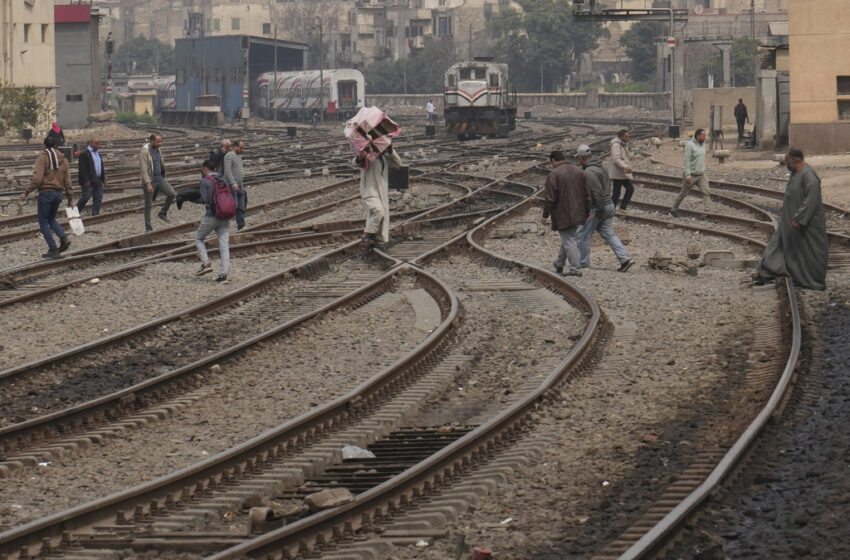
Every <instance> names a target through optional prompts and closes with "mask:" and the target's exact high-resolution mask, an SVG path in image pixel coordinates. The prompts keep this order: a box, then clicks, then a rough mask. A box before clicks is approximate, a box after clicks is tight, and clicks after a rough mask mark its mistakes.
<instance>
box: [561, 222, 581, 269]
mask: <svg viewBox="0 0 850 560" xmlns="http://www.w3.org/2000/svg"><path fill="white" fill-rule="evenodd" d="M558 235H560V236H561V249H560V250H559V251H558V258H557V259H555V266H556V267H558V268H560V267H562V266H564V265H565V264H566V263H567V262H569V263H570V270H572V271H573V272H580V271H581V270H580V269H581V253H580V252H579V249H578V226H570V227H568V228H564V229H559V230H558Z"/></svg>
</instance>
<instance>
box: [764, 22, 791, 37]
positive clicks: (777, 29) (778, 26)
mask: <svg viewBox="0 0 850 560" xmlns="http://www.w3.org/2000/svg"><path fill="white" fill-rule="evenodd" d="M767 32H768V35H772V36H774V37H779V36H782V35H788V22H787V21H771V22H770V23H768V24H767Z"/></svg>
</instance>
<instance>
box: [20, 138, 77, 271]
mask: <svg viewBox="0 0 850 560" xmlns="http://www.w3.org/2000/svg"><path fill="white" fill-rule="evenodd" d="M55 148H56V142H55V141H54V140H53V138H50V137H47V138H45V139H44V151H43V152H41V154H39V156H38V158H36V160H35V171H34V172H33V175H32V180H31V181H30V186H29V187H27V189H26V190H25V191H24V192H23V193H21V200H24V199H26V197H27V195H29V193H31V192H32V191H34V190H35V189H38V210H37V212H38V227H39V228H41V235H42V236H43V237H44V241H45V242H46V243H47V252H46V253H45V254H43V255H42V257H43V258H45V259H58V258H61V256H62V255H60V253H62V252H64V251H65V249H67V248H68V246H69V245H71V242H70V241H68V236H67V235H65V231H64V230H63V229H62V226H60V225H59V222H57V221H56V213H57V212H58V211H59V205H60V204H61V203H62V191H63V190H64V191H65V194H66V195H67V197H68V207H69V208H70V207H71V206H73V203H72V201H71V196H72V195H73V194H74V192H73V190H72V189H71V171H70V169H69V168H68V160H66V159H65V156H63V155H62V153H61V152H59V150H56V149H55ZM54 232H55V233H56V235H57V236H58V237H59V246H58V247H57V246H56V241H55V240H54V239H53V233H54Z"/></svg>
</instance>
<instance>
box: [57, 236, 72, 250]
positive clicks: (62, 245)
mask: <svg viewBox="0 0 850 560" xmlns="http://www.w3.org/2000/svg"><path fill="white" fill-rule="evenodd" d="M70 246H71V242H70V241H69V240H68V238H67V237H63V238H62V239H60V240H59V252H60V253H64V252H65V251H66V250H67V249H68V247H70Z"/></svg>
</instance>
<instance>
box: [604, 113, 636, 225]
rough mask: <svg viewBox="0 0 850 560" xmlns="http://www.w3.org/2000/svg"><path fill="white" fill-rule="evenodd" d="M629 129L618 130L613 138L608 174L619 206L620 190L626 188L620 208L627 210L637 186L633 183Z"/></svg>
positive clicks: (615, 202) (614, 199)
mask: <svg viewBox="0 0 850 560" xmlns="http://www.w3.org/2000/svg"><path fill="white" fill-rule="evenodd" d="M629 138H631V136H630V135H629V131H628V130H626V129H622V130H620V131H619V132H617V136H615V137H614V138H612V139H611V157H610V158H608V175H609V176H610V177H611V180H612V181H613V183H614V187H613V202H614V206H615V207H616V206H617V202H619V200H620V192H621V191H622V189H626V193H625V194H624V195H623V202H622V203H621V204H620V210H622V211H625V210H626V209H627V208H628V206H629V202H630V201H631V200H632V194H634V192H635V186H634V184H633V183H632V180H633V179H634V176H633V175H632V162H631V156H630V155H629Z"/></svg>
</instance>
